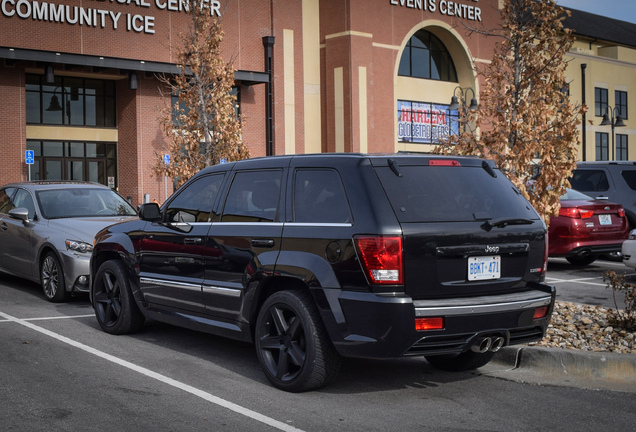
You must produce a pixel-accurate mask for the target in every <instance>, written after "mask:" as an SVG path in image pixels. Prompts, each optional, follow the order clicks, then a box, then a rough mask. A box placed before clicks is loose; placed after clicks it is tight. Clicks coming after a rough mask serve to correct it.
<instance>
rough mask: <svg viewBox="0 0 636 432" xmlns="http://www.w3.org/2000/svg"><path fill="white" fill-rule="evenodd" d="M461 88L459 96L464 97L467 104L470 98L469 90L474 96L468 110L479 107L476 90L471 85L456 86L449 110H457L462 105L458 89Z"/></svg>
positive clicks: (463, 101)
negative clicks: (465, 86) (464, 86)
mask: <svg viewBox="0 0 636 432" xmlns="http://www.w3.org/2000/svg"><path fill="white" fill-rule="evenodd" d="M458 90H459V95H460V96H459V97H461V99H462V104H463V105H464V106H466V101H467V100H468V92H471V93H472V95H473V97H472V98H471V99H470V105H469V106H468V111H470V112H475V111H477V110H478V109H479V104H478V103H477V98H476V95H475V90H473V89H472V88H471V87H467V88H465V89H464V88H461V87H459V86H457V87H455V90H453V97H452V98H451V103H450V105H449V106H448V109H449V110H457V109H459V107H460V104H459V99H458V98H457V91H458Z"/></svg>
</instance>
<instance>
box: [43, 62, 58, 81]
mask: <svg viewBox="0 0 636 432" xmlns="http://www.w3.org/2000/svg"><path fill="white" fill-rule="evenodd" d="M44 82H45V83H46V84H54V83H55V72H54V71H53V65H52V64H46V65H45V66H44Z"/></svg>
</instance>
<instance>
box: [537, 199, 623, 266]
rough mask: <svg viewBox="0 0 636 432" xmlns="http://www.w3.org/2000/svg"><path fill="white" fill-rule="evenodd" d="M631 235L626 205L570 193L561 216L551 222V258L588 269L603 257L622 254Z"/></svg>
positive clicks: (561, 210)
mask: <svg viewBox="0 0 636 432" xmlns="http://www.w3.org/2000/svg"><path fill="white" fill-rule="evenodd" d="M628 233H629V226H628V223H627V218H626V217H625V209H623V206H622V205H620V204H616V203H613V202H609V201H605V200H597V199H594V198H592V197H590V196H587V195H585V194H584V193H581V192H578V191H575V190H573V189H568V190H567V193H566V194H565V195H563V196H561V209H560V210H559V215H558V216H553V217H551V218H550V230H549V239H550V241H549V244H550V249H549V252H548V255H549V256H551V257H565V259H567V260H568V261H569V262H570V263H572V264H574V265H588V264H591V263H593V262H594V261H596V259H597V258H598V257H599V255H604V254H611V253H618V252H620V251H621V246H622V243H623V241H624V240H625V239H626V238H627V235H628Z"/></svg>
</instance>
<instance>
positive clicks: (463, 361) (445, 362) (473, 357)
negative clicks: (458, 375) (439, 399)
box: [426, 351, 495, 372]
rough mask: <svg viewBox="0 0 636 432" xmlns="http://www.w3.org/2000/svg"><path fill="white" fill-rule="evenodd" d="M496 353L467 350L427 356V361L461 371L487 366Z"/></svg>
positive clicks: (444, 367)
mask: <svg viewBox="0 0 636 432" xmlns="http://www.w3.org/2000/svg"><path fill="white" fill-rule="evenodd" d="M494 355H495V353H494V352H492V351H487V352H485V353H476V352H473V351H466V352H463V353H461V354H449V355H438V356H426V361H428V362H429V363H430V364H431V365H432V366H433V367H435V368H436V369H440V370H443V371H448V372H461V371H467V370H473V369H477V368H480V367H482V366H486V365H487V364H488V362H490V360H492V358H493V357H494Z"/></svg>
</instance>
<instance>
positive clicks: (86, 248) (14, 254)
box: [0, 181, 137, 302]
mask: <svg viewBox="0 0 636 432" xmlns="http://www.w3.org/2000/svg"><path fill="white" fill-rule="evenodd" d="M132 219H137V212H136V211H135V209H134V208H133V207H132V206H131V205H130V204H128V202H127V201H126V200H125V199H123V198H122V197H121V196H120V195H118V194H117V193H116V192H115V191H113V190H111V189H110V188H108V187H106V186H103V185H100V184H95V183H85V182H59V181H38V182H23V183H11V184H8V185H5V186H2V187H1V188H0V245H2V247H1V248H0V251H1V252H0V270H1V271H4V272H6V273H10V274H13V275H16V276H20V277H23V278H26V279H30V280H32V281H34V282H40V284H41V285H42V291H43V292H44V296H45V297H46V299H47V300H49V301H52V302H60V301H64V300H66V299H68V297H69V296H70V295H71V293H73V292H88V288H89V280H88V277H89V270H88V264H89V261H90V257H91V251H92V250H93V240H94V238H95V233H97V232H98V231H99V230H101V229H102V228H105V227H107V226H108V225H112V224H114V223H117V222H122V221H126V220H132Z"/></svg>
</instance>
